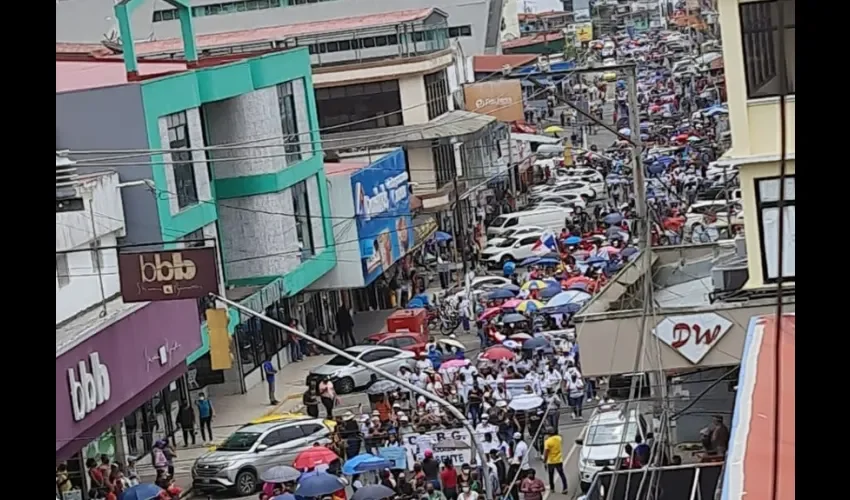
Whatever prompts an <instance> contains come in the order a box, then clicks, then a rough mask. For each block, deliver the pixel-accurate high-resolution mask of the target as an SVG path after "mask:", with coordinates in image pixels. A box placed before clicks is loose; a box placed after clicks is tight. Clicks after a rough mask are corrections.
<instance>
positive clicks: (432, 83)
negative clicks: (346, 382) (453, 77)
mask: <svg viewBox="0 0 850 500" xmlns="http://www.w3.org/2000/svg"><path fill="white" fill-rule="evenodd" d="M423 81H424V82H425V98H426V99H427V100H428V119H429V120H433V119H434V118H437V117H438V116H441V115H444V114H446V113H448V112H449V82H448V81H447V80H446V70H441V71H437V72H436V73H431V74H429V75H425V77H424V78H423Z"/></svg>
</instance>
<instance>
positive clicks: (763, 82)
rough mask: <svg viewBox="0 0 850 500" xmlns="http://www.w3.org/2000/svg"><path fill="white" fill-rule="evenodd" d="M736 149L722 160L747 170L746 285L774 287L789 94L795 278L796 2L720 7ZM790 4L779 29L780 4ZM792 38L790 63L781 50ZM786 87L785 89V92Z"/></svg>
mask: <svg viewBox="0 0 850 500" xmlns="http://www.w3.org/2000/svg"><path fill="white" fill-rule="evenodd" d="M718 4H719V5H718V7H719V14H720V23H719V24H720V27H721V31H722V37H723V61H724V69H725V78H726V94H727V96H728V106H729V124H730V127H731V132H732V148H731V149H730V150H729V151H727V152H726V154H725V155H724V157H723V158H721V160H720V163H721V164H725V165H728V166H730V167H731V168H736V169H737V170H738V171H739V177H740V183H741V192H742V198H743V209H744V214H745V219H746V224H745V234H746V239H747V254H748V256H749V280H748V281H747V283H746V285H745V287H746V288H749V289H759V288H763V287H765V286H771V284H772V283H775V282H776V279H777V277H778V275H779V265H778V263H777V260H776V259H777V248H778V245H779V244H780V242H779V234H778V231H777V229H778V226H777V224H778V208H777V204H778V201H779V189H778V188H779V175H780V161H779V160H780V155H781V149H782V144H781V141H782V134H781V131H780V130H781V126H782V121H783V120H782V115H781V113H780V103H782V102H783V99H782V98H781V97H780V94H781V93H782V91H783V90H785V92H786V94H787V96H786V97H785V98H784V106H785V114H784V121H785V138H784V139H785V173H786V188H785V202H784V211H785V216H784V224H785V231H784V239H785V241H784V242H782V245H783V247H784V259H783V260H785V262H784V263H783V278H784V280H786V281H793V280H794V277H795V266H794V262H795V258H794V257H795V251H794V249H795V232H796V226H795V213H796V211H795V190H794V186H795V161H794V154H795V141H794V138H795V135H796V126H795V110H796V92H795V90H796V86H795V71H794V70H795V40H796V38H795V13H796V11H795V5H796V1H795V0H786V1H771V2H744V1H740V2H739V1H737V0H729V1H726V0H720V1H719V2H718ZM780 4H782V5H784V6H785V13H784V14H785V15H784V24H785V25H784V26H779V24H778V23H779V19H778V17H779V16H778V6H779V5H780ZM780 37H783V39H784V42H785V43H784V45H785V57H784V67H785V71H784V74H785V75H786V82H785V85H784V86H783V85H782V84H781V83H782V82H781V80H780V79H781V76H780V75H781V74H782V73H783V72H782V71H781V69H782V68H781V66H782V62H783V59H781V56H780V53H779V45H780V44H779V42H780ZM783 87H784V89H783Z"/></svg>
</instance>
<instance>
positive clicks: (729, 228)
mask: <svg viewBox="0 0 850 500" xmlns="http://www.w3.org/2000/svg"><path fill="white" fill-rule="evenodd" d="M728 169H729V167H728V166H727V165H724V166H723V195H724V197H725V198H726V232H727V233H729V237H730V238H732V237H733V236H734V235H733V234H732V209H731V208H730V206H729V204H730V203H731V202H730V200H729V178H728V177H727V174H726V171H727V170H728Z"/></svg>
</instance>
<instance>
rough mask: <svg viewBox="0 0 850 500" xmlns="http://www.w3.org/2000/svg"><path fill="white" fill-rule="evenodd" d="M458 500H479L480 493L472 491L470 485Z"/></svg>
mask: <svg viewBox="0 0 850 500" xmlns="http://www.w3.org/2000/svg"><path fill="white" fill-rule="evenodd" d="M457 500H478V493H477V492H475V491H472V490H470V489H469V485H468V484H466V485H464V486H463V488H462V489H461V492H460V493H459V494H458V496H457Z"/></svg>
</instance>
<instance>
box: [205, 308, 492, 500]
mask: <svg viewBox="0 0 850 500" xmlns="http://www.w3.org/2000/svg"><path fill="white" fill-rule="evenodd" d="M210 296H211V297H212V298H214V299H216V300H219V301H221V302H223V303H225V304H227V305H229V306H230V307H234V308H236V309H238V310H240V311H242V312H243V313H246V314H249V315H251V316H253V317H255V318H259V319H260V320H262V321H265V322H266V323H268V324H270V325H273V326H276V327H278V328H281V329H283V330H284V331H286V332H288V333H291V334H292V335H295V336H296V337H298V338H302V339H304V340H307V341H310V342H312V343H314V344H316V345H317V346H319V347H321V348H322V349H326V350H328V351H330V352H332V353H334V354H336V355H338V356H342V357H343V358H345V359H347V360H349V361H351V362H352V363H354V364H355V365H358V366H360V367H361V368H365V369H366V370H368V371H370V372H372V373H375V374H377V375H379V376H380V377H383V378H385V379H387V380H390V381H392V382H395V383H396V384H398V385H399V386H401V387H404V388H405V389H407V390H408V391H412V392H415V393H416V394H418V395H420V396H422V397H424V398H425V399H426V400H428V401H433V402H435V403H437V404H438V405H440V406H441V407H442V408H443V410H445V411H446V412H447V413H451V414H452V415H453V416H454V417H455V418H457V419H458V421H460V423H461V424H462V425H463V427H464V429H466V431H467V432H469V439H470V443H471V445H472V448H473V450H474V451H475V453H476V455H477V458H478V460H479V461H480V462H481V466H482V467H485V468H486V467H487V455H486V453H485V452H484V449H483V448H482V447H481V445H480V444H479V442H478V438H477V437H476V435H475V429H474V428H473V427H472V424H471V423H470V422H469V420H467V419H466V415H464V414H463V412H462V411H460V410H458V409H457V408H455V407H454V406H453V405H452V404H451V403H449V402H448V401H446V400H444V399H443V398H441V397H439V396H437V395H435V394H432V393H430V392H428V391H426V390H425V389H422V388H420V387H417V386H415V385H413V384H411V383H410V382H408V381H407V380H404V379H402V378H399V377H398V376H397V375H396V374H394V373H389V372H387V371H386V370H384V369H383V368H380V367H378V366H376V365H375V364H374V363H367V362H365V361H363V360H362V359H359V358H358V357H357V356H352V355H351V354H350V353H348V352H346V351H344V350H342V349H340V348H338V347H337V346H335V345H332V344H329V343H327V342H324V341H322V340H320V339H318V338H316V337H313V336H311V335H308V334H306V333H304V332H302V331H300V330H297V329H295V328H291V327H289V326H287V325H284V324H283V323H281V322H280V321H277V320H275V319H273V318H270V317H268V316H266V315H265V314H263V313H259V312H257V311H254V310H252V309H249V308H247V307H245V306H243V305H242V304H239V303H238V302H233V301H232V300H229V299H227V298H225V297H222V296H220V295H216V294H210ZM481 483H482V486H484V496H485V498H487V499H488V500H492V499H493V498H494V497H493V492H492V491H490V484H489V483H490V481H487V480H485V481H482V482H481Z"/></svg>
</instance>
